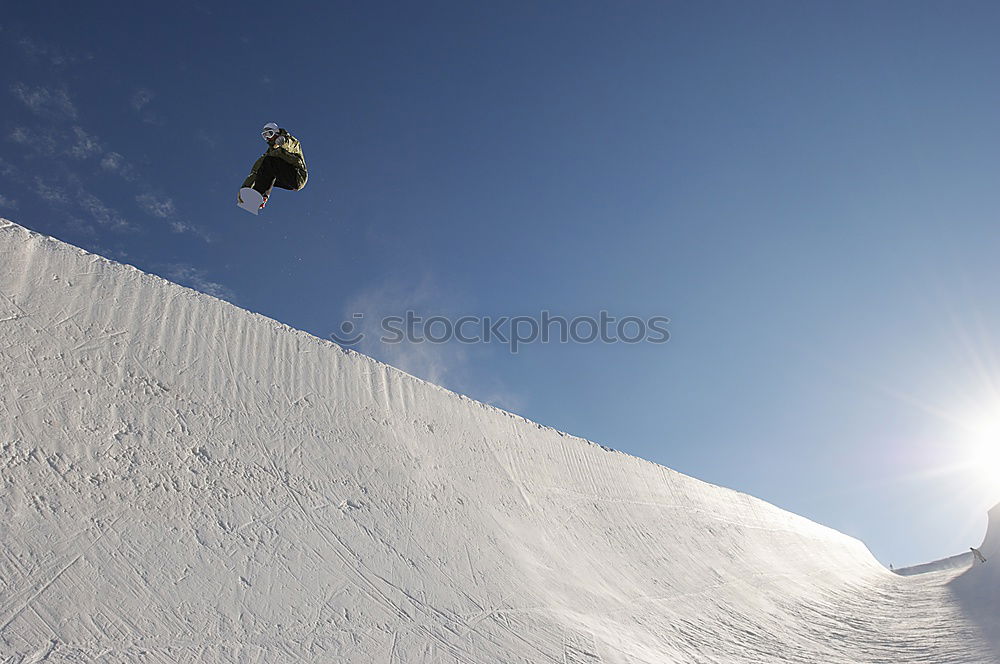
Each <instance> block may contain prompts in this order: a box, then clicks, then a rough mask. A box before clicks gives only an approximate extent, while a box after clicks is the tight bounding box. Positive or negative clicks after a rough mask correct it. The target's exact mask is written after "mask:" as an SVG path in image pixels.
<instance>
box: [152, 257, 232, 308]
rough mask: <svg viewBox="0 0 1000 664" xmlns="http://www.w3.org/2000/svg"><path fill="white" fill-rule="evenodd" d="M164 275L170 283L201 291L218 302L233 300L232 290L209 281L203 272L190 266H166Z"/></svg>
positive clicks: (181, 264) (178, 264) (180, 264)
mask: <svg viewBox="0 0 1000 664" xmlns="http://www.w3.org/2000/svg"><path fill="white" fill-rule="evenodd" d="M165 274H166V276H167V278H168V279H170V280H171V281H176V282H177V283H179V284H182V285H184V286H188V287H190V288H193V289H195V290H197V291H201V292H202V293H207V294H208V295H211V296H212V297H217V298H219V299H220V300H228V301H232V300H234V299H235V293H233V291H232V289H230V288H229V287H228V286H225V285H224V284H221V283H219V282H217V281H211V280H210V279H209V278H208V277H207V276H206V273H205V271H204V270H201V269H199V268H196V267H194V266H192V265H185V264H183V263H175V264H173V265H168V266H166V270H165Z"/></svg>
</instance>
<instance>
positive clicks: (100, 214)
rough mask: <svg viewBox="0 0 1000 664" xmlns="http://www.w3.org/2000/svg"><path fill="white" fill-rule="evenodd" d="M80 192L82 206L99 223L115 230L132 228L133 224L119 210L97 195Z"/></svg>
mask: <svg viewBox="0 0 1000 664" xmlns="http://www.w3.org/2000/svg"><path fill="white" fill-rule="evenodd" d="M78 193H79V203H80V207H81V208H83V210H84V212H86V213H87V214H89V215H90V217H91V218H92V219H93V220H94V221H96V222H97V223H98V224H99V225H101V226H106V227H108V228H111V229H114V230H127V229H129V228H131V224H129V222H128V221H126V220H125V218H124V217H123V216H122V215H121V214H120V213H119V212H118V211H117V210H115V209H114V208H111V207H109V206H107V205H105V204H104V202H103V201H101V199H99V198H98V197H97V196H95V195H93V194H91V193H88V192H86V191H82V190H81V191H80V192H78Z"/></svg>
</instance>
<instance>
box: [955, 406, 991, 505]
mask: <svg viewBox="0 0 1000 664" xmlns="http://www.w3.org/2000/svg"><path fill="white" fill-rule="evenodd" d="M963 428H964V429H966V432H967V438H966V440H965V445H964V446H965V448H966V452H965V455H964V456H965V459H963V461H964V462H965V463H967V464H968V465H969V466H971V467H972V468H973V469H974V471H975V473H976V474H977V475H978V476H979V477H980V478H981V479H982V480H983V481H984V482H986V483H987V484H988V485H989V486H990V487H992V488H994V489H997V490H1000V408H998V409H997V410H995V411H993V412H990V413H988V414H983V415H980V416H978V417H975V418H970V419H969V420H968V421H967V422H965V423H964V427H963Z"/></svg>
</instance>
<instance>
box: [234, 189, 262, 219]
mask: <svg viewBox="0 0 1000 664" xmlns="http://www.w3.org/2000/svg"><path fill="white" fill-rule="evenodd" d="M263 202H264V197H263V196H261V195H260V192H259V191H257V190H256V189H254V188H252V187H243V188H242V189H240V193H239V195H238V196H237V197H236V204H237V205H238V206H240V207H241V208H243V209H244V210H246V211H247V212H249V213H250V214H260V204H261V203H263Z"/></svg>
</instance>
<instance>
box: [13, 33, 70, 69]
mask: <svg viewBox="0 0 1000 664" xmlns="http://www.w3.org/2000/svg"><path fill="white" fill-rule="evenodd" d="M14 43H15V44H16V45H17V47H18V49H20V51H21V53H22V54H24V56H25V57H26V58H28V59H29V60H33V61H36V62H44V63H45V64H46V65H49V66H52V67H65V66H68V65H72V64H75V63H77V62H78V61H79V60H80V57H78V56H76V55H73V54H71V53H67V52H66V51H64V50H63V49H61V48H59V47H58V46H54V45H52V44H47V43H44V42H40V41H38V40H36V39H32V38H31V37H28V36H27V35H21V36H20V37H18V38H17V39H16V40H14Z"/></svg>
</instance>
